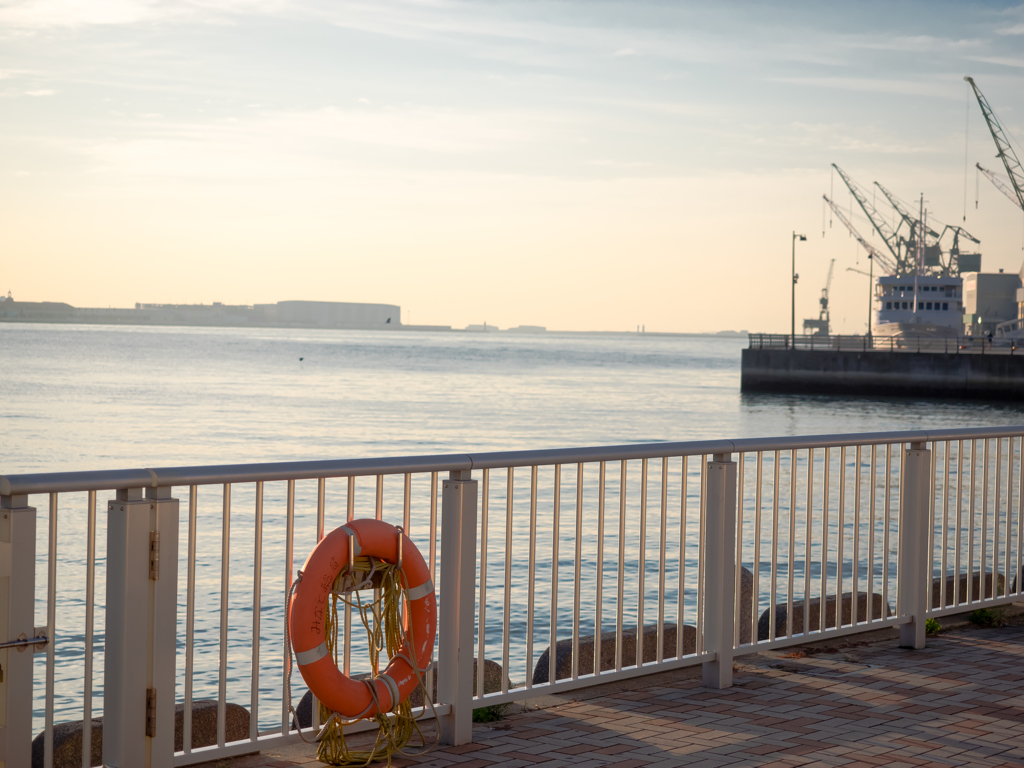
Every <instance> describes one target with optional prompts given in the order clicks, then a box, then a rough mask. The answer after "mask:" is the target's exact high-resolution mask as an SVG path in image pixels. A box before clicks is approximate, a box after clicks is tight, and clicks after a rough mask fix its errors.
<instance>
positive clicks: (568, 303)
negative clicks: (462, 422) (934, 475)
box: [0, 0, 1024, 333]
mask: <svg viewBox="0 0 1024 768" xmlns="http://www.w3.org/2000/svg"><path fill="white" fill-rule="evenodd" d="M966 74H970V75H972V76H974V78H975V79H976V81H977V82H978V85H979V86H980V88H981V89H982V91H983V92H984V93H985V95H986V97H987V98H988V100H989V102H990V103H991V104H992V107H993V108H994V110H995V112H996V114H997V116H998V117H999V119H1000V120H1001V122H1002V123H1003V125H1004V127H1005V128H1006V129H1007V130H1008V131H1009V133H1010V134H1011V135H1012V136H1014V137H1015V139H1017V140H1018V143H1017V146H1018V148H1019V147H1020V143H1019V141H1020V139H1022V138H1024V5H1015V4H1012V3H997V2H992V3H971V4H967V3H948V2H947V3H943V2H929V3H924V2H901V3H892V2H885V3H882V2H850V3H843V4H821V3H809V2H808V3H799V2H792V3H770V2H769V3H763V2H758V3H737V2H718V3H715V4H706V3H684V2H673V3H670V2H640V1H638V0H630V1H629V2H591V1H589V0H588V1H587V2H576V1H574V2H522V1H515V2H500V1H492V2H448V1H447V0H421V1H420V0H414V1H409V2H403V1H397V2H396V1H392V0H376V1H374V2H346V1H345V0H332V1H330V2H326V1H320V0H309V1H303V2H292V1H291V0H184V1H178V0H166V1H165V2H136V1H134V0H81V1H80V0H0V115H2V119H0V291H3V292H4V293H6V292H7V291H8V290H10V291H11V292H12V295H13V297H14V298H15V299H19V300H23V301H64V302H68V303H70V304H73V305H75V306H84V307H94V306H114V307H130V306H133V305H134V304H135V303H136V302H152V303H207V304H209V303H211V302H214V301H220V302H224V303H227V304H254V303H271V302H275V301H280V300H287V299H306V300H321V301H366V302H385V303H392V304H399V305H400V306H401V307H402V320H403V322H406V323H410V322H411V323H413V324H443V325H451V326H454V327H464V326H465V325H467V324H469V323H483V322H487V323H488V324H490V325H497V326H499V327H502V328H505V327H509V326H515V325H520V324H528V325H543V326H546V327H548V328H551V329H565V330H635V328H636V327H637V326H640V325H642V326H644V327H645V328H646V330H647V331H662V332H708V331H718V330H724V329H734V330H741V329H745V330H750V331H755V332H785V331H787V330H788V328H789V323H790V258H791V246H792V233H793V232H794V231H795V232H799V233H801V234H805V235H806V236H807V241H806V242H800V243H797V245H796V249H797V250H796V258H797V272H798V273H799V274H800V280H799V283H798V285H797V325H798V326H799V325H800V321H801V319H802V318H803V317H814V316H817V311H818V298H819V296H820V293H821V288H822V287H823V286H824V284H825V278H826V274H827V272H828V267H829V263H830V260H831V259H833V258H834V259H835V260H836V261H835V276H834V279H833V283H832V288H831V310H832V321H833V330H834V332H842V333H860V332H863V331H864V329H865V326H866V323H867V298H868V279H867V277H865V276H862V275H860V274H857V273H856V272H851V271H848V270H849V269H851V268H852V269H866V268H867V264H868V262H867V260H866V258H865V256H864V253H863V251H862V250H861V249H860V246H858V245H857V243H856V241H855V240H853V239H851V238H850V237H849V235H848V233H847V232H846V231H845V229H843V227H842V225H841V224H840V223H839V221H838V220H835V219H834V218H833V221H832V224H831V226H829V223H828V221H827V219H825V217H824V216H823V210H824V209H823V201H822V194H823V193H828V194H832V195H834V197H835V199H836V201H837V204H838V205H840V206H841V207H843V208H844V210H846V211H847V212H849V211H850V197H849V195H848V194H847V193H846V192H845V190H844V189H843V188H842V185H841V182H840V180H839V179H838V178H837V177H835V178H834V177H833V176H832V174H831V167H830V166H831V164H832V163H836V164H838V165H839V166H840V167H842V168H843V169H844V170H845V171H846V172H848V173H849V174H850V175H851V176H852V177H853V178H854V179H856V180H857V181H858V182H859V183H860V184H861V185H862V186H865V187H867V188H870V187H871V183H872V182H873V181H879V182H881V183H882V184H884V185H885V186H886V187H887V188H888V189H890V190H892V191H893V192H895V193H896V194H897V195H899V196H900V197H901V198H902V199H904V200H906V201H908V203H909V202H910V201H914V202H913V204H914V205H915V206H916V205H917V201H918V200H919V197H920V195H922V194H923V195H924V199H925V207H926V208H927V209H928V211H929V219H930V220H931V221H933V223H934V221H935V220H940V221H941V222H943V223H949V224H960V225H962V226H964V227H965V228H966V229H967V230H968V231H970V232H971V233H972V234H973V235H974V236H975V237H977V238H978V239H980V240H981V245H980V246H979V250H980V251H981V252H982V254H983V269H984V270H985V271H997V270H998V269H1000V268H1002V269H1005V270H1006V271H1014V272H1016V271H1017V270H1019V269H1020V268H1021V262H1022V259H1024V250H1022V246H1024V215H1022V213H1021V211H1020V210H1019V209H1017V208H1015V207H1014V206H1013V205H1012V204H1011V203H1010V201H1008V200H1007V199H1006V198H1004V197H1003V196H1002V195H1001V194H1000V193H999V192H998V191H997V190H996V189H995V188H993V187H992V186H991V185H990V184H989V183H988V182H987V181H986V180H985V179H984V178H982V179H981V183H980V185H979V186H978V188H977V189H978V203H977V208H976V207H975V197H976V195H975V190H976V173H975V171H974V164H975V163H976V162H981V163H982V165H985V166H986V167H989V168H991V169H993V170H997V171H1000V172H1002V168H1001V167H1000V166H999V162H998V160H996V159H995V158H994V154H995V149H994V145H993V143H992V140H991V137H990V136H989V135H988V132H987V130H986V128H985V125H984V122H983V119H982V116H981V113H980V110H979V109H978V105H977V103H976V102H975V101H974V100H973V97H972V96H970V95H969V91H968V87H967V85H966V83H964V81H963V76H964V75H966ZM965 132H966V135H965ZM1018 154H1021V156H1022V158H1024V153H1021V152H1020V151H1019V149H1018ZM879 199H880V197H879ZM965 216H966V220H965V219H964V217H965ZM856 221H857V225H858V227H860V228H861V231H862V234H864V235H869V234H870V227H869V225H868V224H867V223H866V221H864V220H863V219H862V218H861V219H857V220H856ZM874 242H875V243H876V245H877V244H879V241H878V240H877V238H874Z"/></svg>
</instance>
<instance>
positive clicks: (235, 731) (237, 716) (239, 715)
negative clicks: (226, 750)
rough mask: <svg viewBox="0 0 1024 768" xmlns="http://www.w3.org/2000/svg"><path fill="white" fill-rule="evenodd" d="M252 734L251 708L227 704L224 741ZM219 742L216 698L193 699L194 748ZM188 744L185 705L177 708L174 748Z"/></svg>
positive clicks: (177, 750) (179, 749) (225, 708)
mask: <svg viewBox="0 0 1024 768" xmlns="http://www.w3.org/2000/svg"><path fill="white" fill-rule="evenodd" d="M248 738H249V710H247V709H246V708H245V707H241V706H239V705H238V704H231V703H230V702H229V703H227V704H225V705H224V741H241V740H242V739H248ZM216 743H217V702H216V701H214V700H212V699H200V700H199V701H193V702H192V749H198V748H199V747H209V746H210V745H212V744H216ZM184 744H185V705H184V704H178V705H177V706H176V707H175V708H174V751H175V752H180V751H181V750H182V749H184Z"/></svg>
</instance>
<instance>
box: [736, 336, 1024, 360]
mask: <svg viewBox="0 0 1024 768" xmlns="http://www.w3.org/2000/svg"><path fill="white" fill-rule="evenodd" d="M1019 341H1020V340H1019V339H1013V338H1006V337H1004V336H997V337H995V338H993V339H988V338H982V337H974V336H959V337H956V336H951V337H935V338H930V337H927V336H875V335H872V336H868V335H866V334H865V335H862V336H841V335H826V334H823V333H812V334H805V335H800V336H790V335H789V334H788V333H751V334H748V349H804V350H812V351H818V352H828V351H835V352H927V353H931V354H946V355H1015V354H1016V353H1017V349H1018V347H1019V346H1020V344H1019V343H1018V342H1019Z"/></svg>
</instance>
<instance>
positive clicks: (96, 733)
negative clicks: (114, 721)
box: [32, 717, 103, 768]
mask: <svg viewBox="0 0 1024 768" xmlns="http://www.w3.org/2000/svg"><path fill="white" fill-rule="evenodd" d="M102 763H103V718H102V717H97V718H93V721H92V762H91V763H89V765H101V764H102ZM32 768H43V734H41V733H40V734H39V735H38V736H36V737H35V738H34V739H33V740H32ZM53 768H82V721H81V720H76V721H75V722H73V723H58V724H56V725H54V726H53Z"/></svg>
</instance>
